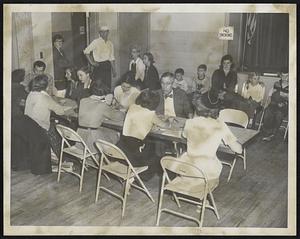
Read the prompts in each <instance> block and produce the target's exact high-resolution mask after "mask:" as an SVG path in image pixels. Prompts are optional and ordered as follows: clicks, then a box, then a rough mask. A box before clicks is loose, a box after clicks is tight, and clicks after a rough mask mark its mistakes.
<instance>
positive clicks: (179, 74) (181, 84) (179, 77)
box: [173, 68, 188, 93]
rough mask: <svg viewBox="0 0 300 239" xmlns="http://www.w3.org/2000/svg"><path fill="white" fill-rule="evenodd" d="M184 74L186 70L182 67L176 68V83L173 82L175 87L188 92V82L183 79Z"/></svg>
mask: <svg viewBox="0 0 300 239" xmlns="http://www.w3.org/2000/svg"><path fill="white" fill-rule="evenodd" d="M183 75H184V70H183V69H182V68H178V69H176V71H175V79H174V83H173V88H179V89H182V90H183V91H185V92H186V93H187V91H188V84H187V82H186V81H185V79H183Z"/></svg>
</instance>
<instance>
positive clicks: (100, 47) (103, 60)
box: [83, 26, 117, 89]
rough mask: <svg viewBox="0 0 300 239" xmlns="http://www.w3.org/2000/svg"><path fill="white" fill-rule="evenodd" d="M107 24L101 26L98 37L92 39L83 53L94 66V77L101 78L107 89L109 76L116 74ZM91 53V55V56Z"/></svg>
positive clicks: (109, 84)
mask: <svg viewBox="0 0 300 239" xmlns="http://www.w3.org/2000/svg"><path fill="white" fill-rule="evenodd" d="M108 35H109V28H108V26H101V27H100V30H99V37H98V38H97V39H95V40H93V41H92V42H91V43H90V45H88V46H87V48H85V49H84V51H83V53H84V54H85V56H86V58H87V59H88V61H89V63H90V64H91V65H92V66H94V70H93V72H94V78H95V79H98V78H100V79H102V80H103V83H104V84H105V85H106V87H107V88H108V89H111V77H112V75H113V77H115V76H116V74H117V73H116V66H115V56H114V45H113V43H112V42H111V41H109V40H108ZM91 53H92V56H91Z"/></svg>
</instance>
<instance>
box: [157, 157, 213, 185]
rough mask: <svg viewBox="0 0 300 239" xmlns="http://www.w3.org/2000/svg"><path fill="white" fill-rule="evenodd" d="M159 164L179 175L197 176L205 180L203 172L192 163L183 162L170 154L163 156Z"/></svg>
mask: <svg viewBox="0 0 300 239" xmlns="http://www.w3.org/2000/svg"><path fill="white" fill-rule="evenodd" d="M160 164H161V166H162V168H163V170H164V171H166V170H165V169H167V170H169V171H171V172H173V173H176V174H178V175H181V176H187V177H197V178H202V179H204V180H205V181H207V177H206V175H205V173H204V172H203V171H202V170H201V169H199V168H198V167H197V166H196V165H194V164H192V163H188V162H183V161H181V160H179V159H177V158H174V157H172V156H165V157H163V158H162V159H161V161H160Z"/></svg>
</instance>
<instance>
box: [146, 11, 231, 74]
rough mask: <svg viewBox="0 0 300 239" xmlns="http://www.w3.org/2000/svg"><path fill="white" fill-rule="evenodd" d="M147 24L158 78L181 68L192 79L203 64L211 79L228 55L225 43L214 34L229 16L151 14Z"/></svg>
mask: <svg viewBox="0 0 300 239" xmlns="http://www.w3.org/2000/svg"><path fill="white" fill-rule="evenodd" d="M150 21H151V22H150V29H151V32H150V51H151V52H152V53H153V55H154V58H155V61H156V67H157V69H158V71H159V73H160V74H162V73H163V72H164V71H171V72H174V71H175V69H176V68H179V67H181V68H183V69H184V70H185V76H187V77H193V76H195V75H196V71H197V66H198V65H200V64H206V65H207V67H208V73H209V74H210V75H211V74H212V72H213V71H214V70H215V69H217V68H218V66H219V63H220V59H221V57H222V56H223V55H224V54H226V53H227V46H228V42H227V40H219V39H218V37H217V34H218V32H219V28H221V27H223V26H227V25H228V24H227V22H228V14H225V13H151V20H150Z"/></svg>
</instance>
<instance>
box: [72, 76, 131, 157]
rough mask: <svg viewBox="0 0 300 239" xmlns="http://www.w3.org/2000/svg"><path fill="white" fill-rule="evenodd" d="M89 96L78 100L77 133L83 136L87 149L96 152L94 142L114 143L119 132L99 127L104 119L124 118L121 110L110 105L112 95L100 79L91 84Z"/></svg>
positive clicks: (117, 138)
mask: <svg viewBox="0 0 300 239" xmlns="http://www.w3.org/2000/svg"><path fill="white" fill-rule="evenodd" d="M90 90H91V96H90V97H87V98H83V99H82V100H81V101H80V107H79V114H78V124H79V126H78V130H77V132H78V134H79V135H80V136H81V137H82V138H83V140H84V141H85V143H86V144H87V146H88V147H89V149H90V150H91V151H93V152H97V149H96V147H95V146H94V142H95V141H96V140H97V139H103V140H105V141H108V142H110V143H113V144H116V143H117V142H118V140H119V133H118V132H117V131H114V130H112V129H108V128H104V127H101V124H102V122H103V121H104V120H105V119H112V120H124V118H125V115H124V113H123V112H121V111H118V110H115V109H113V108H112V107H111V103H112V99H113V96H112V94H108V90H107V88H106V87H105V86H104V85H103V83H102V81H101V79H97V80H96V81H93V83H92V84H91V88H90Z"/></svg>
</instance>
